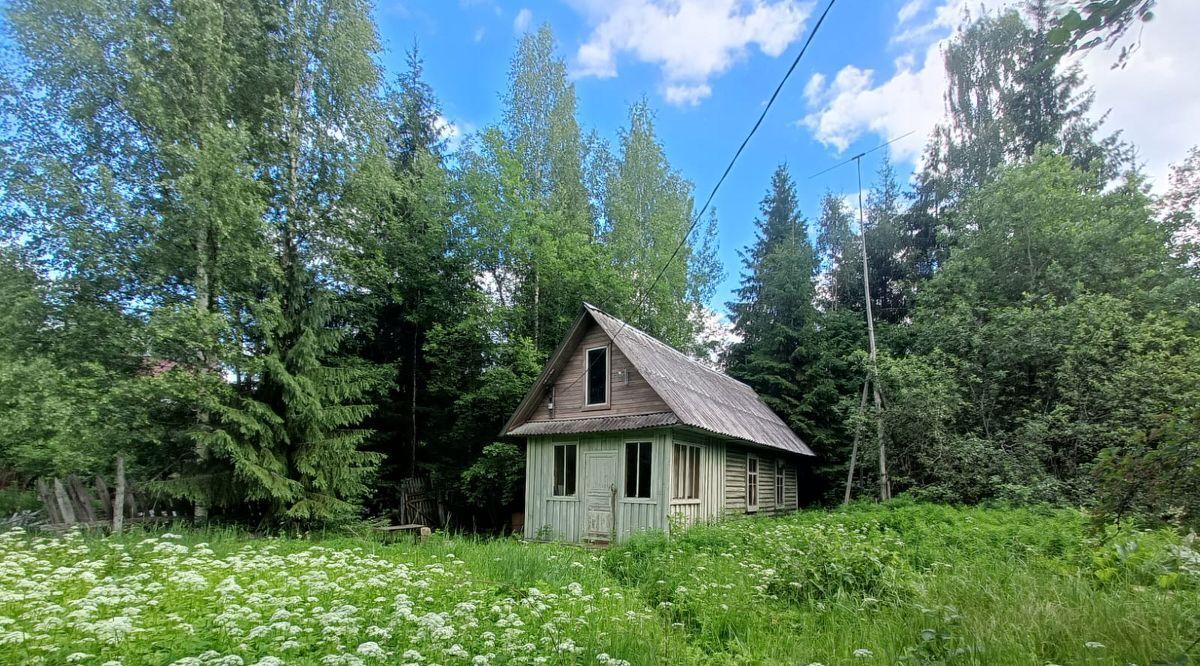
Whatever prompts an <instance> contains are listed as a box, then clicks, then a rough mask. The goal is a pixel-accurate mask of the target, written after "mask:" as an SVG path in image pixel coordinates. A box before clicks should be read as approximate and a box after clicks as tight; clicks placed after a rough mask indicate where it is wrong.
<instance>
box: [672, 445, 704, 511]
mask: <svg viewBox="0 0 1200 666" xmlns="http://www.w3.org/2000/svg"><path fill="white" fill-rule="evenodd" d="M671 477H672V478H671V480H672V486H671V488H672V490H671V497H672V499H677V500H688V499H700V447H699V446H696V445H695V444H676V445H675V455H674V457H673V458H672V475H671Z"/></svg>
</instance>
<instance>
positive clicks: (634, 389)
mask: <svg viewBox="0 0 1200 666" xmlns="http://www.w3.org/2000/svg"><path fill="white" fill-rule="evenodd" d="M611 342H612V341H611V340H609V338H608V335H607V334H605V333H604V330H603V329H601V328H600V327H599V326H597V325H596V324H594V323H593V324H592V325H591V327H590V328H589V329H588V331H587V333H585V334H584V336H583V339H582V340H581V341H580V343H579V345H578V346H577V347H576V348H575V349H574V350H573V351H572V352H571V353H570V356H568V357H567V361H566V363H565V364H564V365H563V368H562V370H561V371H560V372H559V373H558V377H557V378H556V379H555V381H554V385H555V393H556V395H555V401H554V402H555V405H554V407H555V409H554V418H555V419H569V418H580V417H588V416H619V415H626V414H652V413H656V412H667V411H670V407H667V403H665V402H663V400H662V398H660V397H658V394H657V393H655V392H654V389H652V388H650V384H648V383H646V380H645V379H644V378H643V377H642V375H641V374H640V373H638V371H637V370H636V369H634V367H633V364H632V363H630V362H629V359H627V358H625V354H623V353H621V350H620V349H618V348H617V346H616V345H613V344H611ZM602 345H609V382H608V386H609V396H608V405H607V406H606V407H586V406H585V405H584V404H583V402H584V386H585V384H586V378H585V377H583V372H584V369H585V368H586V367H587V350H588V348H590V347H599V346H602ZM626 375H628V382H626ZM550 418H551V417H550V410H549V396H548V395H543V396H541V397H540V399H539V402H538V404H537V407H536V408H535V409H534V410H533V413H532V414H531V415H530V417H529V419H528V420H530V421H545V420H548V419H550Z"/></svg>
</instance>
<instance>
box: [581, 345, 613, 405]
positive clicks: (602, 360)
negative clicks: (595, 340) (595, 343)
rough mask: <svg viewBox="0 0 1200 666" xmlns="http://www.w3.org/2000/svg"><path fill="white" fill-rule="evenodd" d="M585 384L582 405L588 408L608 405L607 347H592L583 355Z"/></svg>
mask: <svg viewBox="0 0 1200 666" xmlns="http://www.w3.org/2000/svg"><path fill="white" fill-rule="evenodd" d="M585 358H586V361H587V384H586V385H585V386H584V391H585V392H586V393H587V395H586V396H585V397H584V403H585V405H586V406H588V407H595V406H599V405H607V404H608V347H607V346H605V347H592V348H591V349H589V350H587V353H586V355H585Z"/></svg>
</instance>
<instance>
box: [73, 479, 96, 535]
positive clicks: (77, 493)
mask: <svg viewBox="0 0 1200 666" xmlns="http://www.w3.org/2000/svg"><path fill="white" fill-rule="evenodd" d="M67 492H68V494H69V495H70V496H71V499H72V500H74V501H75V508H76V513H78V514H79V520H80V521H82V522H85V523H94V522H96V519H97V517H96V508H95V504H94V503H93V501H92V496H91V494H90V493H88V491H87V488H85V487H84V485H83V482H82V481H80V480H79V477H77V476H75V475H74V474H72V475H71V476H68V477H67Z"/></svg>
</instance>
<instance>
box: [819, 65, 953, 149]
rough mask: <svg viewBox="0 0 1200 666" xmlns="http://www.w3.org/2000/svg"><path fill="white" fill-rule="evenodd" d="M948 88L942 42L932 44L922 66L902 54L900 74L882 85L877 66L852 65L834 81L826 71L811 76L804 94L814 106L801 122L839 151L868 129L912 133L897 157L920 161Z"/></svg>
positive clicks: (886, 136)
mask: <svg viewBox="0 0 1200 666" xmlns="http://www.w3.org/2000/svg"><path fill="white" fill-rule="evenodd" d="M945 89H946V76H945V72H944V71H943V69H942V56H941V51H940V48H939V47H938V46H937V45H935V46H931V47H929V49H928V50H927V51H926V53H925V57H924V59H923V60H922V61H921V63H920V64H919V66H918V65H917V64H914V61H913V59H912V58H911V57H903V58H900V59H898V60H897V62H896V73H895V74H894V75H893V76H892V78H890V79H888V80H886V81H884V82H882V83H880V84H876V83H875V72H874V71H872V70H869V69H859V68H857V67H855V66H854V65H847V66H845V67H843V68H842V70H841V71H839V72H838V73H837V76H835V77H834V79H833V81H832V82H830V83H826V81H825V77H824V76H823V75H821V74H814V75H813V77H812V78H811V79H809V81H808V85H806V86H805V88H804V96H805V100H806V101H807V103H808V108H810V109H814V110H813V111H811V112H810V113H809V114H808V115H806V116H804V118H803V120H802V121H801V124H803V125H804V126H805V127H807V128H808V129H809V130H810V131H811V132H812V133H813V136H814V137H816V139H817V140H818V141H820V142H821V143H823V144H825V145H827V146H831V147H833V148H835V149H836V150H837V151H838V152H841V151H843V150H846V149H847V148H849V147H850V144H851V143H853V142H854V141H856V140H857V139H859V138H860V137H861V136H863V135H864V134H866V133H873V134H877V135H879V136H880V137H882V138H883V140H885V141H891V140H892V139H895V138H897V137H900V136H903V135H904V134H906V133H908V132H912V134H911V135H910V136H908V137H906V138H904V139H901V140H899V141H897V142H896V143H894V144H892V146H891V147H890V148H891V153H892V156H893V157H894V158H895V159H897V160H904V161H909V162H916V160H917V158H919V157H920V154H921V150H922V148H923V147H924V145H925V141H926V139H927V137H928V136H929V134H930V132H931V131H932V130H933V127H934V125H935V124H936V123H937V121H938V120H939V119H940V118H941V116H942V114H941V111H942V94H943V92H944V91H945Z"/></svg>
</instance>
